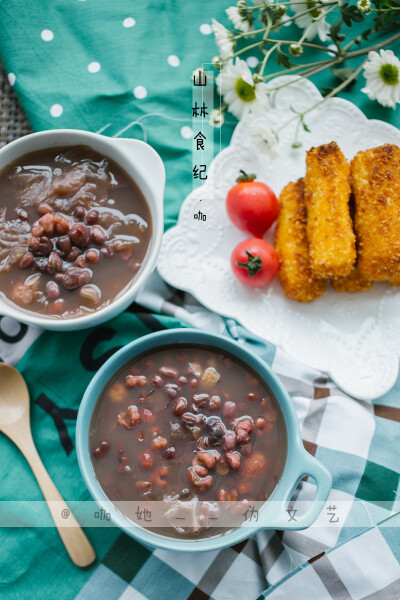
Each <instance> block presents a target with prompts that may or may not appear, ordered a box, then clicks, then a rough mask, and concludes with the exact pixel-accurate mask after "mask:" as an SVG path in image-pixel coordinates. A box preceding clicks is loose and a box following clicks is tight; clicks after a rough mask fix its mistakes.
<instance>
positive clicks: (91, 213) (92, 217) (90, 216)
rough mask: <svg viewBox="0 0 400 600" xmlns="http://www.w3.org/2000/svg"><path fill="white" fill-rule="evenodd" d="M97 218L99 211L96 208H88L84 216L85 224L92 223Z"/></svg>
mask: <svg viewBox="0 0 400 600" xmlns="http://www.w3.org/2000/svg"><path fill="white" fill-rule="evenodd" d="M98 220H99V213H98V212H97V210H89V212H87V213H86V216H85V223H86V225H94V224H95V223H97V221H98Z"/></svg>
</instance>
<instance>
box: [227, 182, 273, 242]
mask: <svg viewBox="0 0 400 600" xmlns="http://www.w3.org/2000/svg"><path fill="white" fill-rule="evenodd" d="M241 173H242V175H241V176H239V177H238V178H237V180H236V181H237V183H236V185H234V186H233V188H231V189H230V190H229V192H228V195H227V197H226V209H227V211H228V216H229V218H230V220H231V221H232V223H233V224H234V225H236V227H237V228H238V229H240V230H241V231H246V232H247V233H250V234H251V235H254V236H255V237H259V238H262V237H263V235H264V234H265V232H266V231H267V230H268V229H269V228H270V227H271V225H272V223H273V222H274V221H275V220H276V217H277V216H278V211H279V207H278V200H277V198H276V196H275V194H274V192H273V191H272V190H271V188H269V187H268V186H267V185H265V183H261V181H254V179H255V178H256V176H255V175H254V173H253V174H249V175H247V173H245V172H244V171H241Z"/></svg>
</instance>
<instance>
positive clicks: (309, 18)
mask: <svg viewBox="0 0 400 600" xmlns="http://www.w3.org/2000/svg"><path fill="white" fill-rule="evenodd" d="M313 6H315V2H314V1H313V0H311V1H309V2H304V3H303V2H301V3H299V4H293V5H292V7H291V8H292V9H293V11H294V13H295V15H296V14H300V13H302V12H304V11H305V10H308V9H309V8H312V7H313ZM325 11H326V9H323V8H315V10H313V11H312V12H309V13H307V14H306V15H302V16H301V17H297V19H295V21H294V22H295V23H296V25H297V26H298V27H300V29H308V31H307V35H306V38H305V39H306V40H308V41H309V42H311V41H312V40H313V39H314V38H315V36H316V35H318V37H319V39H320V40H321V42H326V40H327V39H328V33H329V31H330V25H328V23H327V22H326V21H325V17H324V16H322V15H323V14H324V13H325ZM317 19H318V20H317Z"/></svg>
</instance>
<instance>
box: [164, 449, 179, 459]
mask: <svg viewBox="0 0 400 600" xmlns="http://www.w3.org/2000/svg"><path fill="white" fill-rule="evenodd" d="M163 457H164V458H166V459H167V460H171V459H172V458H176V448H175V446H170V447H169V448H165V450H164V452H163Z"/></svg>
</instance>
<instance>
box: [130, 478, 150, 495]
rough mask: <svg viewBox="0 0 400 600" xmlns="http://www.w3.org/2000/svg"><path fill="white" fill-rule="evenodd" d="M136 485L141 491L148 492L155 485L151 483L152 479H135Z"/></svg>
mask: <svg viewBox="0 0 400 600" xmlns="http://www.w3.org/2000/svg"><path fill="white" fill-rule="evenodd" d="M134 485H135V488H136V489H137V490H140V491H141V492H148V491H149V490H151V488H152V487H153V484H152V483H151V481H142V480H139V481H135V483H134Z"/></svg>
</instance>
